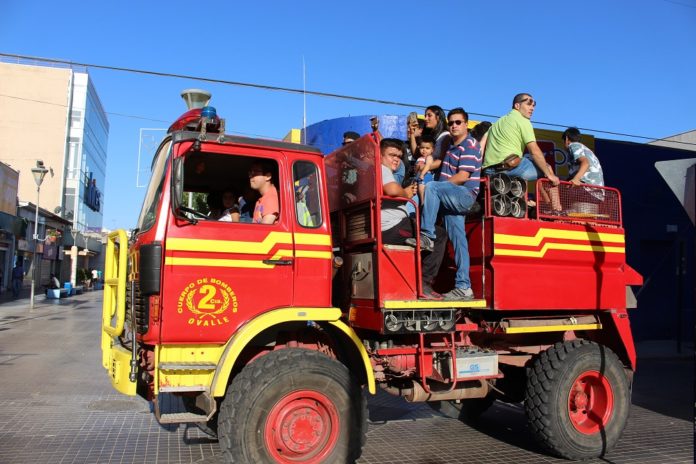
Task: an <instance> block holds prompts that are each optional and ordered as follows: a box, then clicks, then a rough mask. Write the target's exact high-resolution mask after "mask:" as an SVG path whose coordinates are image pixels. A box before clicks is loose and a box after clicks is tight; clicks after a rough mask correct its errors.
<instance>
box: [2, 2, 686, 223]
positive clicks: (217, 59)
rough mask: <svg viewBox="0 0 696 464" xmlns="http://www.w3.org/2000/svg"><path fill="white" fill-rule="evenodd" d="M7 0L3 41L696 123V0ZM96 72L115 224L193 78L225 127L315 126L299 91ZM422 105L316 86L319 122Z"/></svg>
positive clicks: (134, 202) (43, 52)
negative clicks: (517, 97) (147, 136)
mask: <svg viewBox="0 0 696 464" xmlns="http://www.w3.org/2000/svg"><path fill="white" fill-rule="evenodd" d="M205 6H209V8H208V9H205ZM0 9H1V13H2V14H0V53H11V54H19V55H29V56H36V57H44V58H55V59H65V60H69V61H74V62H81V63H91V64H96V65H106V66H116V67H124V68H135V69H143V70H152V71H158V72H166V73H173V74H184V75H192V76H201V77H208V78H213V79H224V80H230V81H240V82H250V83H259V84H266V85H273V86H280V87H290V88H302V84H303V79H302V60H303V57H304V61H305V63H306V82H307V89H308V90H314V91H321V92H330V93H338V94H345V95H354V96H360V97H368V98H378V99H383V100H389V101H399V102H408V103H414V104H417V105H430V104H438V105H441V106H442V107H445V108H452V107H455V106H463V107H464V108H466V109H467V111H469V112H471V113H480V114H491V115H502V114H504V113H506V112H507V111H508V109H509V106H510V101H511V99H512V96H513V95H514V94H515V93H517V92H520V91H526V92H530V93H532V94H533V95H534V96H535V97H536V98H537V100H538V102H539V103H538V106H537V109H536V112H535V113H534V117H533V121H539V122H551V123H557V124H561V125H576V126H579V127H583V128H593V129H601V130H607V131H614V132H621V133H628V134H636V135H644V136H649V137H665V136H669V135H673V134H677V133H681V132H685V131H689V130H693V129H696V117H694V106H696V85H694V77H693V76H694V75H696V69H695V68H696V61H695V60H694V54H695V53H696V0H602V1H595V0H587V1H581V2H580V1H552V0H549V1H533V0H528V1H512V0H510V1H506V0H501V1H480V2H464V1H430V2H425V1H420V2H415V1H398V2H396V1H394V2H387V1H382V2H379V1H374V0H373V1H362V0H359V1H351V2H332V1H326V0H324V1H296V2H289V1H265V2H225V1H221V2H218V3H214V2H190V1H189V2H182V1H167V2H163V1H151V2H143V1H130V0H124V1H118V2H88V1H70V0H66V1H61V2H55V1H47V0H38V1H33V2H26V1H19V0H2V1H1V2H0ZM90 74H91V76H92V77H93V81H94V84H95V86H96V88H97V92H98V93H99V96H100V98H101V101H102V104H103V106H104V108H105V110H106V111H107V113H108V117H109V122H110V125H111V128H110V135H109V147H108V166H107V180H106V186H105V192H104V193H105V200H104V227H107V228H116V227H125V228H129V227H133V226H134V224H135V221H136V220H137V211H139V209H140V203H141V201H142V197H143V195H144V189H143V188H136V174H137V173H136V170H137V156H138V143H139V134H140V129H141V128H153V127H160V128H166V127H167V126H168V125H169V123H170V122H171V121H173V120H174V119H175V118H176V117H177V116H178V115H179V114H181V113H182V112H183V111H184V110H185V106H184V103H183V101H182V100H181V98H180V97H179V93H180V91H181V90H182V89H184V88H188V87H200V88H205V89H207V90H209V91H211V92H212V93H213V100H212V102H211V104H213V105H214V106H216V107H217V109H218V114H220V115H221V116H223V117H225V118H226V119H227V127H228V132H232V133H238V134H244V135H259V136H263V137H269V138H281V137H283V136H284V135H285V134H286V133H287V132H288V130H289V129H290V128H293V127H300V126H301V124H302V108H303V101H302V96H300V95H295V94H288V93H282V92H269V91H265V90H258V89H250V88H243V87H234V86H228V85H221V84H214V85H212V84H207V83H201V82H196V81H191V80H185V79H176V78H165V77H153V76H143V75H138V74H129V73H123V72H116V71H108V70H100V69H91V70H90ZM1 86H2V83H0V87H1ZM413 109H417V108H413ZM410 110H411V109H409V108H401V107H395V106H389V105H381V104H374V103H362V102H351V101H346V100H337V99H328V98H320V97H314V96H309V97H307V122H308V124H312V123H315V122H319V121H322V120H324V119H332V118H337V117H342V116H349V115H362V114H406V113H408V111H410ZM0 117H1V116H0ZM473 117H474V118H476V116H473ZM536 127H539V128H544V127H546V126H542V125H540V124H536ZM596 135H598V136H602V135H600V134H596ZM603 137H605V138H620V139H626V140H633V141H638V142H642V140H637V139H629V138H627V137H609V136H603ZM149 156H150V155H149V154H147V155H146V158H149ZM602 156H610V154H602ZM145 162H146V163H149V159H147V160H145ZM141 182H142V181H141Z"/></svg>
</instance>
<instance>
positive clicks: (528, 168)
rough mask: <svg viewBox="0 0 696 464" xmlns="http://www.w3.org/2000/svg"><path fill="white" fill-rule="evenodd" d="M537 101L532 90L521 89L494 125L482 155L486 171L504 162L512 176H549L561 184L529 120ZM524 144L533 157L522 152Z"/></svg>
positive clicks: (536, 177) (488, 171) (493, 170)
mask: <svg viewBox="0 0 696 464" xmlns="http://www.w3.org/2000/svg"><path fill="white" fill-rule="evenodd" d="M536 104H537V102H536V101H535V100H534V98H533V97H532V96H531V95H530V94H528V93H518V94H517V95H515V97H514V98H513V99H512V110H511V111H510V112H509V113H508V114H506V115H505V116H503V117H501V118H500V119H498V120H497V121H496V122H495V123H494V124H493V125H492V126H491V128H490V130H489V131H488V141H487V142H486V151H485V154H484V159H483V172H484V174H486V175H492V174H494V173H495V172H496V167H499V166H503V165H504V164H505V165H506V166H505V167H506V168H510V169H507V170H506V173H507V174H508V175H509V176H513V177H521V178H523V179H524V180H537V179H540V178H544V177H547V178H548V179H549V180H550V181H551V183H552V184H553V185H558V183H559V180H558V177H556V175H555V174H554V173H553V170H552V169H551V166H549V165H548V164H547V163H546V159H545V158H544V153H542V151H541V149H540V148H539V145H538V144H537V142H536V136H535V135H534V128H533V127H532V122H531V121H530V120H531V118H532V114H533V113H534V108H536ZM525 148H526V149H527V150H528V151H529V153H530V154H531V160H530V159H529V158H527V157H525V156H523V153H524V151H525ZM513 155H514V156H513ZM515 157H516V158H519V161H517V160H516V159H515ZM513 166H514V167H513Z"/></svg>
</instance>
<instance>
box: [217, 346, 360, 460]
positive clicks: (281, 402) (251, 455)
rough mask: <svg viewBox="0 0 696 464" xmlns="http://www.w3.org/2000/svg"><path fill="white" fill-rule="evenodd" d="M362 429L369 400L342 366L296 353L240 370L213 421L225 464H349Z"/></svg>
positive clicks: (288, 351) (306, 352) (271, 357)
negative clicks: (216, 428)
mask: <svg viewBox="0 0 696 464" xmlns="http://www.w3.org/2000/svg"><path fill="white" fill-rule="evenodd" d="M317 424H318V425H317ZM301 429H302V430H304V435H303V432H302V430H301ZM317 430H319V432H318V433H317V432H316V431H317ZM366 431H367V401H366V399H365V396H364V395H363V393H362V389H361V388H360V386H359V385H358V384H357V383H356V382H355V380H354V379H353V378H352V377H351V375H350V372H349V371H348V369H347V368H346V366H344V365H343V364H341V363H340V362H338V361H336V360H333V359H330V358H329V357H327V356H325V355H323V354H321V353H319V352H316V351H311V350H305V349H297V348H289V349H284V350H279V351H273V352H271V353H269V354H267V355H264V356H262V357H261V358H259V359H256V360H255V361H253V362H252V363H250V364H249V365H248V366H246V367H245V368H244V369H242V371H241V372H240V373H239V375H237V376H236V377H235V378H234V380H233V381H232V383H231V384H230V385H229V387H228V389H227V394H226V396H225V398H224V399H223V401H222V405H221V408H220V415H219V418H218V436H219V439H220V448H221V449H222V452H223V455H224V458H225V462H229V463H252V462H253V463H269V464H272V463H276V462H280V463H290V462H292V463H299V462H310V461H311V462H317V461H318V460H320V461H321V462H331V463H350V462H353V461H355V460H356V459H357V458H358V457H360V453H361V452H362V446H363V445H364V443H365V439H366V437H365V433H366ZM290 435H292V436H290ZM317 436H318V437H319V438H316V437H317Z"/></svg>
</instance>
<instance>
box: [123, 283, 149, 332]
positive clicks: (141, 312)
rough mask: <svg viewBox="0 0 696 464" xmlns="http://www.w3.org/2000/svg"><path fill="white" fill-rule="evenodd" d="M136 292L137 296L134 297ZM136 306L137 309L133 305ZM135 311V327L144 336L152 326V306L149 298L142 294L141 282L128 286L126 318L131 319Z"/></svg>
mask: <svg viewBox="0 0 696 464" xmlns="http://www.w3.org/2000/svg"><path fill="white" fill-rule="evenodd" d="M133 290H135V295H133ZM134 304H135V308H133V305H134ZM133 309H135V327H136V331H137V332H138V333H139V334H144V333H146V332H147V331H148V329H149V324H150V305H149V298H148V297H146V296H143V295H142V293H141V292H140V285H139V282H138V281H137V280H136V281H133V282H129V283H128V284H127V285H126V317H127V319H130V318H131V314H132V313H133Z"/></svg>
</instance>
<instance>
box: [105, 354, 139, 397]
mask: <svg viewBox="0 0 696 464" xmlns="http://www.w3.org/2000/svg"><path fill="white" fill-rule="evenodd" d="M108 353H109V368H108V371H109V377H111V385H112V386H113V387H114V388H115V389H116V391H118V392H120V393H123V394H124V395H128V396H135V387H136V383H135V382H131V381H130V380H129V379H128V375H129V374H130V360H131V353H130V351H128V350H126V349H125V348H123V347H121V346H112V347H111V349H110V350H109V351H108Z"/></svg>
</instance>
